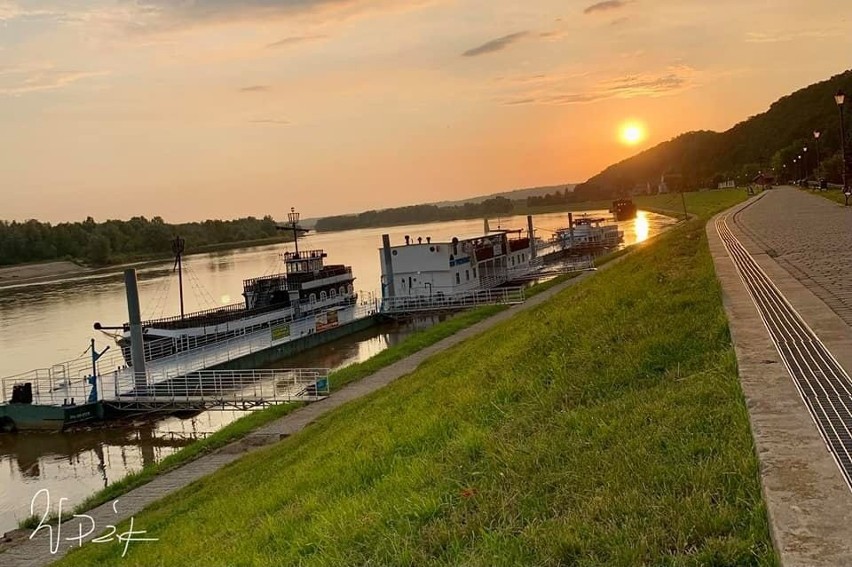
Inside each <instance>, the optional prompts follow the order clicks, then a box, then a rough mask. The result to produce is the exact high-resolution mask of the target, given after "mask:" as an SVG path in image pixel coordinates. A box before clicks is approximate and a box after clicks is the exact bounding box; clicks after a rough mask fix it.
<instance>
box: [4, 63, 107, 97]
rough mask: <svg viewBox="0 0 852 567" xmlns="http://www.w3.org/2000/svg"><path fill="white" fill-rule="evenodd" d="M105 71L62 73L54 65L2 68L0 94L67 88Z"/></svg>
mask: <svg viewBox="0 0 852 567" xmlns="http://www.w3.org/2000/svg"><path fill="white" fill-rule="evenodd" d="M106 74H107V72H105V71H62V70H58V69H55V68H54V67H53V66H52V65H40V66H32V65H30V66H18V67H2V68H0V94H4V95H22V94H26V93H30V92H37V91H48V90H55V89H61V88H63V87H67V86H69V85H71V84H73V83H76V82H77V81H80V80H83V79H88V78H91V77H99V76H102V75H106Z"/></svg>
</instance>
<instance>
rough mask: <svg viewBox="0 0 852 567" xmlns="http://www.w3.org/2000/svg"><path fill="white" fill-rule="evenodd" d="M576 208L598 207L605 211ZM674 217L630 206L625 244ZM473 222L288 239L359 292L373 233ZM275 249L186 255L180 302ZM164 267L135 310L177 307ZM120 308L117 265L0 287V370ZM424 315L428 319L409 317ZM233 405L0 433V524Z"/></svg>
mask: <svg viewBox="0 0 852 567" xmlns="http://www.w3.org/2000/svg"><path fill="white" fill-rule="evenodd" d="M587 213H588V214H590V215H592V216H599V215H605V216H609V215H608V213H606V212H605V211H587ZM534 223H535V227H536V235H537V236H538V237H540V238H543V239H548V238H549V237H550V236H551V235H552V231H554V230H556V229H557V228H560V227H563V226H565V225H567V216H566V214H564V213H558V214H547V215H539V216H536V217H535V218H534ZM673 223H674V220H673V219H670V218H668V217H664V216H661V215H656V214H653V213H646V212H640V213H639V216H638V217H637V219H636V220H634V221H629V222H624V223H621V225H622V230H624V233H625V244H627V245H629V244H633V243H636V242H641V241H643V240H645V239H647V238H648V237H649V236H652V235H654V234H656V233H658V232H660V231H662V230H663V229H665V228H666V227H667V226H670V225H671V224H673ZM490 224H491V227H492V228H497V227H498V225H499V226H501V227H502V228H526V218H525V217H511V218H504V219H501V220H499V221H496V220H493V219H492V220H491V221H490ZM481 229H482V221H481V220H470V221H453V222H442V223H431V224H425V225H409V226H399V227H392V228H376V229H362V230H352V231H346V232H336V233H319V234H310V235H308V236H306V237H303V238H300V239H299V247H300V249H309V248H310V249H315V248H322V249H324V250H325V251H326V252H327V253H328V259H327V262H328V263H340V264H348V265H351V266H352V270H353V272H354V274H355V276H356V278H357V279H356V281H355V288H356V289H359V290H361V296H362V297H363V298H370V297H374V296H377V295H378V294H379V290H380V284H379V279H380V274H381V270H380V267H379V252H378V249H379V247H380V246H381V235H382V234H385V233H388V234H390V236H391V242H392V243H394V244H397V243H401V242H403V241H404V236H405V235H410V236H412V237H414V238H417V237H418V236H422V237H424V238H425V237H426V236H431V237H432V238H433V240H437V241H444V240H450V239H451V238H452V237H453V236H455V235H459V234H464V235H469V234H474V233H477V232H478V231H480V230H481ZM290 246H291V247H292V245H290ZM191 247H192V243H191V242H189V243H187V248H188V250H190V251H191ZM285 249H286V247H285V246H282V245H274V246H263V247H257V248H248V249H240V250H231V251H223V252H215V253H210V254H201V255H197V256H188V257H186V258H185V261H184V265H185V266H186V267H188V268H187V269H186V270H185V272H184V299H185V303H186V308H187V310H188V311H191V310H197V309H207V308H211V307H215V306H217V305H223V304H229V303H235V302H238V301H240V300H241V299H242V297H241V295H240V293H241V291H242V281H243V280H244V279H247V278H251V277H257V276H260V275H264V274H271V273H275V272H277V271H278V270H279V268H281V260H280V253H281V252H282V251H284V250H285ZM171 268H172V263H171V262H163V263H161V264H158V265H154V266H148V267H146V268H144V269H141V270H140V271H139V281H140V283H139V293H140V301H141V304H142V311H143V317H146V318H152V317H158V316H167V315H172V314H175V313H176V312H178V285H177V281H176V277H175V276H174V275H173V273H172V271H171ZM126 319H127V306H126V303H125V296H124V283H123V279H122V276H121V274H114V275H110V276H101V277H97V278H78V279H73V280H68V281H63V282H57V283H50V284H42V285H35V286H28V287H19V288H7V289H0V377H5V376H11V375H14V374H18V373H21V372H25V371H28V370H31V369H33V368H39V367H47V366H50V365H51V364H53V363H56V362H61V361H65V360H70V359H73V358H77V357H79V356H81V354H82V353H83V351H84V350H85V349H86V347H87V346H88V342H89V340H90V339H91V338H92V337H94V338H95V339H96V340H97V344H98V346H99V348H103V347H104V346H106V345H108V344H112V343H113V341H112V339H111V338H110V337H108V336H106V335H103V334H100V333H98V332H96V331H93V330H92V324H93V323H94V322H95V321H100V322H102V323H104V324H107V325H115V324H120V323H122V322H124V321H125V320H126ZM424 324H428V322H426V323H424V322H420V323H418V324H417V325H418V326H422V325H424ZM412 330H413V326H412V325H411V324H410V325H405V326H384V327H378V328H374V329H369V330H367V331H365V332H363V333H359V334H356V335H351V336H349V337H346V338H344V339H342V340H340V341H336V342H334V343H331V344H328V345H325V346H323V347H319V348H317V349H313V350H311V351H308V352H305V353H302V354H300V355H298V356H296V357H291V358H290V359H288V360H287V361H286V365H287V366H311V367H328V368H339V367H341V366H345V365H347V364H351V363H353V362H358V361H361V360H365V359H367V358H369V357H370V356H373V355H374V354H376V353H378V352H380V351H381V350H383V349H385V348H387V347H388V346H390V345H393V344H395V343H397V342H399V341H400V340H401V339H402V338H404V337H405V336H407V335H408V334H409V333H410V332H412ZM282 364H284V361H282ZM241 415H243V414H242V412H237V411H210V412H204V413H201V414H199V415H197V416H195V417H192V418H189V419H178V418H166V419H163V420H160V421H157V422H154V423H150V422H145V423H142V422H139V423H135V424H129V425H123V426H121V427H113V428H109V429H97V430H92V431H84V432H80V431H75V432H70V433H56V434H41V433H39V434H31V433H20V434H0V533H2V532H3V531H6V530H9V529H12V528H14V527H15V526H16V525H17V522H18V521H19V520H20V519H22V518H24V517H26V516H27V515H29V503H30V499H31V498H32V496H33V495H34V494H35V493H36V491H37V490H39V489H41V488H49V489H50V490H51V496H52V500H54V501H55V500H58V498H60V497H65V498H68V499H69V501H68V504H67V505H69V506H73V505H75V504H76V503H78V502H80V501H81V500H83V499H84V498H85V497H86V496H88V495H89V494H91V493H92V492H94V491H96V490H98V489H100V488H102V487H104V486H105V485H106V484H107V483H110V482H114V481H116V480H119V479H120V478H122V477H123V476H125V475H126V474H127V473H128V472H130V471H133V470H138V469H139V468H141V467H142V466H143V465H145V464H147V463H151V462H155V461H159V460H161V459H162V458H164V457H166V456H167V455H169V454H171V453H173V452H175V451H177V450H178V449H180V447H182V446H184V445H186V444H188V443H191V442H192V441H193V440H195V439H197V438H199V437H203V436H205V435H207V434H209V433H212V432H214V431H216V430H217V429H219V428H221V427H222V426H224V425H226V424H228V423H230V422H231V421H233V420H235V419H237V418H238V417H240V416H241Z"/></svg>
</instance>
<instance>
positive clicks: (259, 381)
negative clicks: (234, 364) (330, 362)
mask: <svg viewBox="0 0 852 567" xmlns="http://www.w3.org/2000/svg"><path fill="white" fill-rule="evenodd" d="M328 393H329V384H328V369H327V368H282V369H272V370H202V371H199V372H193V373H191V374H187V375H184V376H180V377H178V378H173V379H171V380H167V381H165V382H158V383H154V384H149V385H148V386H145V387H143V388H135V389H133V390H131V391H129V392H126V393H122V394H120V395H118V396H117V397H116V398H114V399H105V400H103V402H104V404H105V405H107V406H109V407H112V408H115V409H119V410H127V411H145V410H156V411H175V410H193V411H194V410H198V411H200V410H210V409H238V410H249V409H253V408H257V407H264V406H269V405H275V404H284V403H290V402H299V401H304V402H307V401H316V400H319V399H322V398H324V397H325V396H327V395H328Z"/></svg>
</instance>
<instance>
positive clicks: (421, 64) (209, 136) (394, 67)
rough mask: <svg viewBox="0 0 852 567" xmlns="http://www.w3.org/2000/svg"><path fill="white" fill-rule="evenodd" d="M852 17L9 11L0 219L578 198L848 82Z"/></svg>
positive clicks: (601, 5) (309, 4) (476, 6)
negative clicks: (815, 86) (612, 168)
mask: <svg viewBox="0 0 852 567" xmlns="http://www.w3.org/2000/svg"><path fill="white" fill-rule="evenodd" d="M848 12H849V5H848V2H847V1H846V0H714V1H712V2H708V1H704V0H607V1H603V2H598V3H595V2H593V1H592V0H585V1H571V0H528V1H525V2H517V1H506V0H413V1H410V2H401V1H398V0H395V1H389V0H370V1H367V0H364V1H360V0H279V1H273V0H245V1H237V0H234V1H226V0H0V124H2V128H0V192H1V193H0V195H2V200H0V219H8V220H12V219H18V220H21V219H26V218H38V219H40V220H46V221H53V222H56V221H64V220H82V219H83V218H85V217H86V216H87V215H91V216H93V217H95V218H96V219H97V220H105V219H106V218H128V217H130V216H134V215H145V216H148V217H151V216H155V215H160V216H162V217H164V218H165V219H166V220H167V221H171V222H179V221H186V220H200V219H205V218H234V217H238V216H246V215H255V216H262V215H265V214H271V215H273V216H274V217H276V218H279V219H280V218H284V217H285V213H286V211H287V210H289V207H290V206H296V207H297V208H298V209H299V210H300V211H301V212H302V214H303V217H312V216H322V215H329V214H336V213H346V212H356V211H360V210H365V209H370V208H383V207H390V206H397V205H403V204H412V203H418V202H426V201H438V200H447V199H458V198H462V197H468V196H473V195H477V194H485V193H491V192H496V191H503V190H508V189H514V188H521V187H527V186H535V185H548V184H558V183H567V182H579V181H583V180H585V179H586V178H588V177H589V176H591V175H593V174H595V173H597V172H598V171H599V170H601V169H602V168H603V167H605V166H607V165H609V164H610V163H613V162H615V161H618V160H620V159H623V158H625V157H628V156H629V155H631V154H633V153H635V152H637V151H640V150H642V149H644V148H647V147H650V146H652V145H654V144H656V143H659V142H661V141H664V140H667V139H669V138H671V137H673V136H675V135H677V134H679V133H681V132H683V131H688V130H696V129H714V130H724V129H727V128H729V127H730V126H732V125H733V124H735V123H736V122H738V121H740V120H743V119H745V118H747V117H748V116H750V115H753V114H756V113H758V112H762V111H764V110H765V109H766V108H767V107H768V105H769V104H770V103H771V102H773V101H774V100H776V99H777V98H779V97H780V96H783V95H785V94H788V93H790V92H791V91H793V90H795V89H798V88H801V87H804V86H807V85H808V84H810V83H813V82H816V81H819V80H822V79H825V78H828V77H829V76H830V75H832V74H836V73H838V72H841V71H843V70H844V69H846V68H848V67H849V66H850V63H852V26H851V25H850V20H849V18H848V16H847V15H846V14H848ZM631 121H635V122H639V123H640V124H643V125H644V126H645V127H646V129H647V135H646V136H645V138H644V139H642V140H641V141H640V142H639V143H638V144H635V145H628V144H625V143H624V141H623V139H622V138H621V136H620V135H619V134H620V130H621V129H622V128H623V126H624V124H626V123H628V122H631Z"/></svg>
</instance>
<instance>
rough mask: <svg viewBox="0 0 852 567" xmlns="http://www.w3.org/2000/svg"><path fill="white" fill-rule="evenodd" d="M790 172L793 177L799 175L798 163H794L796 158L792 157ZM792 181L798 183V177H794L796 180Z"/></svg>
mask: <svg viewBox="0 0 852 567" xmlns="http://www.w3.org/2000/svg"><path fill="white" fill-rule="evenodd" d="M791 174H792V175H793V177H799V166H798V165H796V158H793V171H792V172H791ZM794 183H795V184H796V185H798V184H799V180H798V179H796V180H795V181H794Z"/></svg>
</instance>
